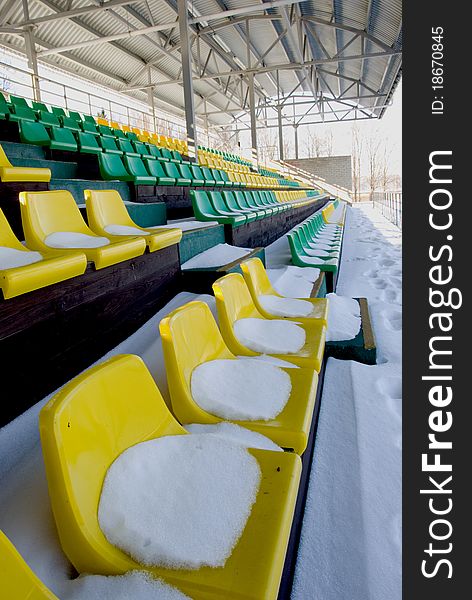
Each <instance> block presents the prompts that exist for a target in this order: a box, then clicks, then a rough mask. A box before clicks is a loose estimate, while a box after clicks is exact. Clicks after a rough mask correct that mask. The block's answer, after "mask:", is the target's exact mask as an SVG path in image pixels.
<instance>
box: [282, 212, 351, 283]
mask: <svg viewBox="0 0 472 600" xmlns="http://www.w3.org/2000/svg"><path fill="white" fill-rule="evenodd" d="M287 238H288V243H289V247H290V252H291V255H292V262H293V264H294V265H296V266H297V267H316V268H318V269H320V270H321V271H331V272H336V271H337V270H338V265H339V257H340V253H341V245H342V238H343V228H342V227H341V226H339V225H335V224H328V223H326V222H325V221H324V219H323V215H322V211H321V210H320V211H318V212H317V213H316V214H314V215H313V216H312V217H310V218H309V219H307V220H306V221H305V222H304V223H302V224H301V225H298V227H295V229H293V230H292V231H291V232H290V233H288V234H287Z"/></svg>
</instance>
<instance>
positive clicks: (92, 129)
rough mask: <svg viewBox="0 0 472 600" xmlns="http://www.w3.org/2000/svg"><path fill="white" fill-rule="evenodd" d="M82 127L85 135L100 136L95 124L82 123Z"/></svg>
mask: <svg viewBox="0 0 472 600" xmlns="http://www.w3.org/2000/svg"><path fill="white" fill-rule="evenodd" d="M80 126H81V127H82V131H83V132H84V133H92V134H93V135H98V131H97V126H96V125H95V123H91V122H90V121H82V123H80Z"/></svg>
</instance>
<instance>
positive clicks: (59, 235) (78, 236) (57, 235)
mask: <svg viewBox="0 0 472 600" xmlns="http://www.w3.org/2000/svg"><path fill="white" fill-rule="evenodd" d="M44 243H45V244H46V246H49V247H50V248H102V247H103V246H108V245H109V243H110V240H109V239H107V238H106V237H101V236H99V235H88V234H86V233H77V232H75V231H55V232H54V233H50V234H49V235H48V236H47V237H46V239H45V240H44Z"/></svg>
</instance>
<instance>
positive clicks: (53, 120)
mask: <svg viewBox="0 0 472 600" xmlns="http://www.w3.org/2000/svg"><path fill="white" fill-rule="evenodd" d="M38 118H39V120H40V121H42V122H43V123H47V124H48V125H53V126H54V127H60V126H61V124H60V123H59V119H58V118H57V117H56V115H54V114H53V113H50V112H49V111H48V110H40V111H39V113H38Z"/></svg>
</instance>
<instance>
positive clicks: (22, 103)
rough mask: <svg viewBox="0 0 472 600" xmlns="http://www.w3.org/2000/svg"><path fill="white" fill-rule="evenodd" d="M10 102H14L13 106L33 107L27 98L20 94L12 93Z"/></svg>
mask: <svg viewBox="0 0 472 600" xmlns="http://www.w3.org/2000/svg"><path fill="white" fill-rule="evenodd" d="M10 104H13V106H22V107H23V108H31V106H30V105H29V104H28V102H27V101H26V100H25V98H21V97H20V96H12V95H11V94H10Z"/></svg>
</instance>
